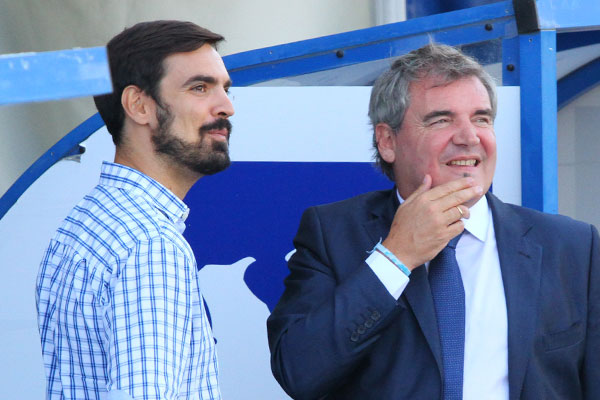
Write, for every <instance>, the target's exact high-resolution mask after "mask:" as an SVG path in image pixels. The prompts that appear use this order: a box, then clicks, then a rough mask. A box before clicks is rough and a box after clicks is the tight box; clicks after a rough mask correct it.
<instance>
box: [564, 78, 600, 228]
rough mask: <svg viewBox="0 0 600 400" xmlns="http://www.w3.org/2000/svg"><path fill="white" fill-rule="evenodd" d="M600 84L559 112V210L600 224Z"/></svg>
mask: <svg viewBox="0 0 600 400" xmlns="http://www.w3.org/2000/svg"><path fill="white" fill-rule="evenodd" d="M599 126H600V87H596V88H595V89H593V90H591V91H589V92H587V93H586V94H584V95H583V96H581V97H579V98H577V99H576V100H575V101H573V102H572V103H570V104H569V105H567V106H566V107H565V108H563V109H562V110H560V111H559V113H558V211H559V213H560V214H565V215H568V216H570V217H573V218H576V219H580V220H583V221H586V222H589V223H592V224H594V225H596V226H597V227H598V226H600V205H599V202H598V199H599V198H600V133H599V132H598V127H599Z"/></svg>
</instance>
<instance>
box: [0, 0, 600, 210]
mask: <svg viewBox="0 0 600 400" xmlns="http://www.w3.org/2000/svg"><path fill="white" fill-rule="evenodd" d="M553 3H555V2H553V1H552V0H537V3H536V5H537V8H538V9H539V10H540V24H541V26H542V28H544V30H542V31H536V32H533V33H528V34H523V35H518V33H517V27H516V21H515V15H514V9H513V5H512V0H506V1H501V2H498V3H494V4H489V5H485V6H479V7H474V8H470V9H464V10H459V11H454V12H449V13H445V14H439V15H432V16H429V17H424V18H418V19H413V20H409V21H405V22H401V23H396V24H389V25H384V26H379V27H374V28H368V29H363V30H358V31H354V32H347V33H341V34H337V35H331V36H327V37H322V38H317V39H311V40H305V41H301V42H295V43H290V44H286V45H281V46H274V47H268V48H264V49H258V50H253V51H249V52H244V53H239V54H234V55H230V56H227V57H224V61H225V65H226V66H227V68H228V70H229V71H230V75H231V76H232V79H233V81H234V84H235V85H236V86H247V85H251V84H255V83H259V82H264V81H269V80H273V79H276V78H283V77H291V76H296V75H303V74H308V73H312V72H317V71H325V70H330V69H335V68H339V67H343V66H348V65H354V64H358V63H363V62H366V61H372V60H380V59H387V58H390V57H394V56H397V55H400V54H403V53H404V52H407V51H409V50H412V49H414V48H417V47H420V46H421V45H423V44H424V43H427V42H429V41H430V40H431V39H433V40H436V41H438V42H442V43H447V44H451V45H464V44H475V43H480V42H486V41H490V40H494V39H501V40H502V65H503V77H502V80H503V84H504V85H521V103H522V104H521V110H522V130H521V135H522V138H523V139H522V144H521V145H522V147H521V151H522V154H523V157H522V166H521V168H522V174H523V176H522V182H523V190H522V195H523V201H522V202H523V205H525V206H528V207H532V208H536V209H540V210H544V211H548V212H556V211H557V198H558V196H557V193H558V185H557V177H556V176H557V172H556V171H557V164H556V99H557V88H556V70H555V66H556V46H557V45H558V46H559V47H561V48H571V47H573V46H580V45H583V44H591V43H597V42H599V41H600V34H598V33H594V32H592V33H589V32H587V33H572V32H560V30H562V29H570V30H574V28H578V27H580V26H585V27H586V28H588V29H589V28H591V27H595V26H599V25H600V18H599V17H598V15H600V12H598V11H600V3H598V2H597V0H579V1H578V5H577V6H578V7H577V11H578V12H577V13H576V14H577V18H574V14H573V13H574V11H572V10H570V8H572V5H571V4H565V2H562V3H561V4H560V6H556V5H553ZM566 3H569V2H568V1H567V2H566ZM557 7H561V8H557ZM592 11H594V12H592ZM596 20H598V21H596ZM557 30H559V32H558V33H559V35H558V39H557ZM542 66H543V67H542ZM583 68H588V69H589V68H592V71H593V72H594V74H595V75H596V76H600V74H598V73H597V70H596V68H598V66H597V63H596V62H594V63H590V64H589V65H587V66H585V67H583ZM585 71H587V70H586V69H582V70H581V71H578V72H577V73H574V74H571V75H569V76H568V77H565V78H564V79H563V80H561V82H560V83H559V88H558V94H559V101H561V104H563V101H566V99H572V98H573V96H576V95H577V94H578V93H579V94H580V93H582V91H583V90H584V89H585V88H586V86H585V84H584V82H583V79H582V76H583V73H584V72H585ZM588 82H589V79H588ZM594 83H597V82H594ZM588 86H589V85H588ZM91 121H95V122H91ZM101 126H102V122H101V120H100V118H99V116H98V115H94V116H92V118H90V119H89V120H88V121H86V122H85V123H84V124H82V125H81V126H80V127H78V128H76V129H75V130H74V131H72V132H71V133H69V134H68V135H67V136H66V137H65V138H64V139H63V140H64V141H65V142H63V140H61V141H60V142H59V143H57V144H56V145H55V146H54V147H53V148H52V149H50V150H49V151H48V152H47V153H46V154H44V155H43V156H42V157H41V158H40V159H39V160H38V161H36V163H35V164H34V165H33V166H32V167H31V168H30V169H29V170H27V171H26V173H25V174H23V176H21V177H20V178H19V179H18V180H17V182H15V184H14V185H13V187H11V189H9V192H7V193H6V194H5V195H4V196H3V197H2V198H0V218H1V217H2V216H3V215H4V213H6V211H7V210H8V209H9V208H10V206H12V204H13V203H14V202H15V201H16V199H17V198H18V197H19V196H20V194H21V193H22V192H23V191H24V190H25V189H26V188H27V187H28V186H29V185H30V184H32V183H33V182H34V181H35V180H36V179H37V178H38V177H39V176H40V175H41V174H42V173H43V172H44V171H45V170H46V169H47V168H49V167H50V166H51V165H52V164H53V163H54V162H56V161H57V160H58V159H60V158H62V157H63V156H64V155H66V154H68V153H69V151H70V150H71V149H73V147H74V146H75V145H76V144H77V143H79V142H81V141H82V140H85V139H86V138H87V137H88V136H89V135H91V134H92V133H93V132H95V131H96V130H97V129H98V128H99V127H101Z"/></svg>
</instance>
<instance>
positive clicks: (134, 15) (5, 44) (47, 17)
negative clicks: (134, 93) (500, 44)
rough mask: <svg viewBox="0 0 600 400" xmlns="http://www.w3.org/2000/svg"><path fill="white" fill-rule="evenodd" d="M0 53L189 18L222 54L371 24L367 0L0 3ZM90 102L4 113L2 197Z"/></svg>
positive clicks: (89, 43) (82, 41)
mask: <svg viewBox="0 0 600 400" xmlns="http://www.w3.org/2000/svg"><path fill="white" fill-rule="evenodd" d="M0 10H2V11H1V12H0V54H7V53H18V52H28V51H51V50H61V49H68V48H73V47H93V46H102V45H105V44H106V42H107V41H108V40H109V39H110V38H111V37H112V36H114V35H115V34H116V33H118V32H120V31H121V30H123V28H124V27H127V26H131V25H133V24H134V23H136V22H140V21H145V20H153V19H181V20H191V21H193V22H195V23H197V24H199V25H201V26H204V27H206V28H208V29H211V30H214V31H215V32H218V33H220V34H222V35H224V36H225V38H226V40H227V42H226V43H224V44H223V45H222V46H221V47H220V50H221V53H222V54H223V55H227V54H232V53H238V52H241V51H246V50H253V49H257V48H261V47H265V46H272V45H277V44H283V43H289V42H292V41H298V40H303V39H308V38H313V37H319V36H324V35H329V34H334V33H340V32H346V31H351V30H355V29H361V28H367V27H370V26H372V25H373V19H374V17H372V15H373V11H372V4H371V2H370V1H365V0H286V1H280V0H252V1H247V0H226V1H216V0H213V1H211V0H177V1H170V2H165V1H162V0H144V1H141V0H127V1H122V0H85V1H82V0H19V1H15V0H0ZM93 113H95V108H94V105H93V101H92V99H91V98H89V97H88V98H81V99H74V100H68V101H60V102H47V103H42V104H25V105H12V106H4V107H0V126H1V127H2V128H1V129H0V143H2V145H1V146H0V196H1V195H2V194H4V192H5V191H6V190H7V189H8V188H9V187H10V185H11V184H12V183H13V182H14V181H15V180H16V179H17V178H18V177H19V176H20V175H21V174H22V173H23V172H24V171H25V169H26V168H27V167H29V165H31V163H32V162H33V161H35V160H36V159H37V158H38V157H39V156H40V155H41V154H43V153H44V152H45V151H46V150H47V149H48V148H49V147H50V146H52V145H53V144H54V143H56V142H57V141H58V140H59V139H60V138H61V137H62V136H63V135H64V134H65V133H67V132H69V131H70V130H71V129H73V128H75V127H76V126H77V125H79V124H80V123H81V122H82V121H83V120H85V119H86V118H87V117H89V116H90V115H92V114H93Z"/></svg>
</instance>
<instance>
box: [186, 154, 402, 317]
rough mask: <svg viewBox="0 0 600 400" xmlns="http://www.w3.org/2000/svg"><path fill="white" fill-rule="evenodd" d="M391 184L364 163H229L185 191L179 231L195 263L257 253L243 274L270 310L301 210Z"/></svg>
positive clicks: (221, 261) (280, 285) (200, 264)
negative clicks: (183, 221)
mask: <svg viewBox="0 0 600 400" xmlns="http://www.w3.org/2000/svg"><path fill="white" fill-rule="evenodd" d="M391 186H392V183H391V182H390V181H389V180H387V178H386V177H385V176H383V175H382V173H381V172H380V171H378V170H376V169H375V168H374V167H373V165H372V164H370V163H338V162H336V163H329V162H318V163H308V162H235V163H233V164H232V166H231V167H230V168H229V169H227V170H226V171H224V172H221V173H219V174H216V175H214V176H207V177H204V178H202V179H201V180H200V181H199V182H198V183H197V184H196V185H195V186H194V187H193V188H192V189H191V190H190V192H189V193H188V195H187V197H186V198H185V202H186V204H188V206H189V207H190V209H191V211H190V215H189V217H188V219H187V221H186V225H187V228H186V230H185V236H186V239H187V240H188V242H189V243H190V245H191V246H192V249H193V250H194V254H195V255H196V260H197V262H198V267H199V268H200V269H201V268H202V267H203V266H205V265H207V264H233V263H235V262H236V261H238V260H241V259H242V258H245V257H253V258H254V259H256V262H253V263H252V264H251V265H250V266H249V267H248V268H247V270H246V272H245V274H244V281H245V283H246V285H247V286H248V288H249V289H250V291H251V292H252V293H253V294H254V295H255V296H256V297H257V298H259V299H260V300H261V301H262V302H263V303H265V304H266V305H267V307H268V308H269V310H272V309H273V307H274V306H275V304H276V303H277V301H278V300H279V297H280V296H281V293H282V292H283V280H284V278H285V277H286V276H287V274H288V269H287V265H286V261H285V256H286V254H288V253H289V252H290V251H292V250H293V249H294V247H293V243H292V240H293V238H294V236H295V234H296V230H297V229H298V224H299V222H300V217H301V215H302V212H303V211H304V210H305V209H306V208H308V207H310V206H313V205H317V204H324V203H330V202H333V201H338V200H342V199H345V198H349V197H352V196H355V195H358V194H360V193H364V192H367V191H371V190H380V189H387V188H390V187H391ZM207 301H208V306H209V307H210V299H208V300H207Z"/></svg>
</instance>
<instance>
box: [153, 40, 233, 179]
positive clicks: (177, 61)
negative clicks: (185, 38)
mask: <svg viewBox="0 0 600 400" xmlns="http://www.w3.org/2000/svg"><path fill="white" fill-rule="evenodd" d="M164 67H165V74H164V77H163V78H162V79H161V82H160V86H159V87H160V90H159V93H160V102H159V103H160V104H157V112H156V114H157V115H156V117H157V120H158V128H157V129H155V131H154V132H153V134H152V142H153V143H154V147H155V150H156V152H157V154H158V155H161V156H163V157H166V158H168V161H170V162H171V163H175V164H176V165H179V166H182V167H184V168H187V169H188V170H190V171H193V172H196V173H199V174H201V175H210V174H214V173H216V172H219V171H222V170H223V169H225V168H227V167H228V166H229V164H230V160H229V135H230V133H231V124H230V123H229V120H228V119H227V118H228V117H230V116H231V115H233V113H234V110H233V105H232V104H231V101H230V100H229V97H228V95H227V92H228V90H229V86H231V81H230V79H229V75H228V73H227V70H226V69H225V65H224V64H223V60H222V59H221V57H220V56H219V54H218V53H217V51H216V50H215V49H214V48H213V47H212V46H210V45H208V44H205V45H204V46H202V47H200V48H199V49H197V50H195V51H192V52H187V53H176V54H173V55H171V56H169V57H167V58H166V59H165V61H164Z"/></svg>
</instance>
